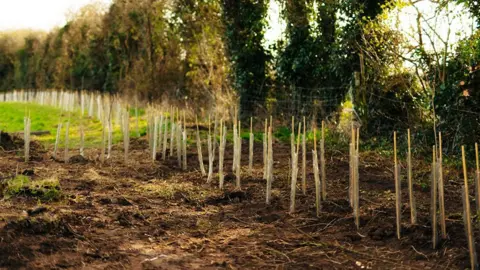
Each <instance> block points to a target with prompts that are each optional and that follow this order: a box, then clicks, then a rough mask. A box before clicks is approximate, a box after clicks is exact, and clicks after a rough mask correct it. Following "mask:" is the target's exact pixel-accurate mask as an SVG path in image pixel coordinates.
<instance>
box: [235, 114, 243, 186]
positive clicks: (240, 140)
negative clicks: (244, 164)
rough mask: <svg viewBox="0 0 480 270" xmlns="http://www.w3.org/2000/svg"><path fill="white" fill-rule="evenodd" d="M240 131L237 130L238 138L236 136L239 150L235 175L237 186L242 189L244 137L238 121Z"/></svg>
mask: <svg viewBox="0 0 480 270" xmlns="http://www.w3.org/2000/svg"><path fill="white" fill-rule="evenodd" d="M237 128H238V132H237V138H236V141H237V151H236V154H237V158H236V159H235V161H236V162H237V164H236V166H235V175H236V188H237V189H241V183H240V177H241V172H240V170H241V165H240V164H241V158H242V137H241V131H242V130H241V122H240V121H238V126H237Z"/></svg>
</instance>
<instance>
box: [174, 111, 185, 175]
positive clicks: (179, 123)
mask: <svg viewBox="0 0 480 270" xmlns="http://www.w3.org/2000/svg"><path fill="white" fill-rule="evenodd" d="M182 130H183V127H182V119H181V117H180V114H178V115H177V138H175V141H176V143H177V163H178V167H179V168H181V167H182V149H183V146H182V143H183V140H182V133H183V132H182Z"/></svg>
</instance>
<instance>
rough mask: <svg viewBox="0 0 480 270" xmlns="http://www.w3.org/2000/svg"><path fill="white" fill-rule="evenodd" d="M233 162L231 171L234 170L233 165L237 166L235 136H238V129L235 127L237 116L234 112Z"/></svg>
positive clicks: (236, 142)
mask: <svg viewBox="0 0 480 270" xmlns="http://www.w3.org/2000/svg"><path fill="white" fill-rule="evenodd" d="M233 121H234V122H233V162H232V172H235V167H236V166H237V147H238V146H237V144H238V140H237V136H238V134H237V133H238V129H237V116H236V113H235V119H234V120H233Z"/></svg>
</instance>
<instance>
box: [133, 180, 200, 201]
mask: <svg viewBox="0 0 480 270" xmlns="http://www.w3.org/2000/svg"><path fill="white" fill-rule="evenodd" d="M135 189H136V190H137V191H138V192H141V193H144V194H145V193H146V194H148V195H150V196H155V197H158V198H162V199H167V200H170V199H174V198H176V197H177V196H182V197H184V198H186V199H188V200H190V201H197V202H198V201H201V200H204V199H205V198H206V197H207V195H208V194H207V193H208V191H206V190H202V189H200V188H198V187H196V186H194V185H193V184H192V183H188V182H187V183H170V182H166V181H153V182H151V183H148V184H142V185H137V186H136V188H135Z"/></svg>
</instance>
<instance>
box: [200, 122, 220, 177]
mask: <svg viewBox="0 0 480 270" xmlns="http://www.w3.org/2000/svg"><path fill="white" fill-rule="evenodd" d="M195 124H196V126H197V154H198V164H199V165H200V171H201V172H202V175H203V176H205V175H207V173H206V172H205V166H204V165H203V154H202V141H201V140H200V130H199V128H198V118H197V117H196V116H195ZM220 128H221V127H220ZM221 134H222V130H220V140H221V139H222V137H221ZM220 147H221V145H220ZM220 150H221V148H220ZM222 162H223V161H222ZM219 170H220V168H219Z"/></svg>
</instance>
